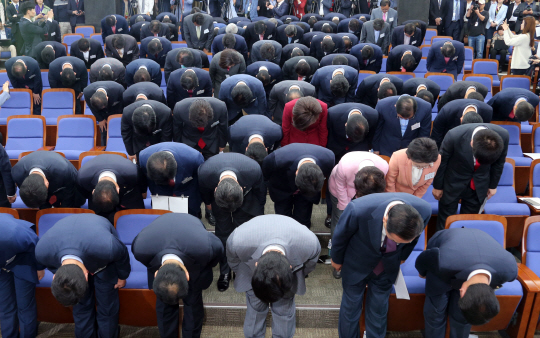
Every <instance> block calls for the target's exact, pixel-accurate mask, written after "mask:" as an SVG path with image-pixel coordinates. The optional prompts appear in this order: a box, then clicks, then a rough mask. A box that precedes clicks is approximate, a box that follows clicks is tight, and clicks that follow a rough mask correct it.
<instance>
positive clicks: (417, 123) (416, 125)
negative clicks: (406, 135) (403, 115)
mask: <svg viewBox="0 0 540 338" xmlns="http://www.w3.org/2000/svg"><path fill="white" fill-rule="evenodd" d="M418 128H420V122H416V123H415V124H413V125H412V126H411V130H415V129H418Z"/></svg>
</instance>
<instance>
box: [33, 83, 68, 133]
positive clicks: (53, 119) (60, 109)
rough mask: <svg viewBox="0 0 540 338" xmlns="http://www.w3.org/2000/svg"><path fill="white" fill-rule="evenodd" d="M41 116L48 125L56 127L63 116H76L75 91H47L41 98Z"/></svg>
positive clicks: (64, 89)
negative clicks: (59, 118)
mask: <svg viewBox="0 0 540 338" xmlns="http://www.w3.org/2000/svg"><path fill="white" fill-rule="evenodd" d="M41 101H42V102H41V116H43V117H45V119H46V121H47V125H48V126H50V125H56V123H57V119H58V117H59V116H62V115H71V114H75V91H74V90H73V89H67V88H58V89H46V90H44V91H43V95H42V98H41Z"/></svg>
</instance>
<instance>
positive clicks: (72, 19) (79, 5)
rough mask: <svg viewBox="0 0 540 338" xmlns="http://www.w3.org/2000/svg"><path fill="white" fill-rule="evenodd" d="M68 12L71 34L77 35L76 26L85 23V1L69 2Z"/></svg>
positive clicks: (75, 0)
mask: <svg viewBox="0 0 540 338" xmlns="http://www.w3.org/2000/svg"><path fill="white" fill-rule="evenodd" d="M67 10H68V13H69V24H70V25H71V32H72V33H75V26H77V24H84V23H85V16H84V0H69V2H68V8H67Z"/></svg>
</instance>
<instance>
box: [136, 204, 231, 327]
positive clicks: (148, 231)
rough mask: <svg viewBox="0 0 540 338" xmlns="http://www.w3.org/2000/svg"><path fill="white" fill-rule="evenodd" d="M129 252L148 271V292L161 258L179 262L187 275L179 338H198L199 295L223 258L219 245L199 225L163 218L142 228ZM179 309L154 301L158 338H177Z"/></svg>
mask: <svg viewBox="0 0 540 338" xmlns="http://www.w3.org/2000/svg"><path fill="white" fill-rule="evenodd" d="M131 251H132V252H133V255H134V256H135V258H136V259H137V260H138V261H140V262H141V263H142V264H144V265H145V266H146V267H147V268H148V288H150V289H151V288H152V285H153V283H154V274H155V273H156V271H158V269H159V268H160V267H161V266H162V264H161V259H162V257H163V255H167V254H172V255H176V256H177V257H178V258H180V259H181V260H182V262H183V264H184V266H185V267H186V270H187V271H188V273H189V281H188V284H189V292H188V294H187V296H186V297H185V298H183V299H182V302H183V305H184V311H183V313H184V319H183V320H182V337H200V333H201V329H202V324H203V319H204V308H203V299H202V291H203V290H205V289H207V288H208V287H209V286H210V284H212V279H213V274H212V268H213V267H214V266H216V265H217V263H218V262H219V259H220V258H221V257H222V256H224V255H225V250H224V249H223V245H222V244H221V241H220V240H219V239H218V238H217V237H216V236H215V235H214V234H212V233H211V232H209V231H207V230H206V229H205V228H204V225H203V224H202V223H201V221H200V220H199V219H197V218H195V217H193V216H191V215H186V214H165V215H162V216H160V217H158V218H157V219H156V220H154V221H153V222H152V223H150V224H149V225H148V226H147V227H145V228H144V229H143V230H142V231H141V232H140V233H139V234H138V235H137V237H135V239H134V240H133V244H132V246H131ZM179 311H180V309H179V307H178V304H176V305H169V304H165V303H163V302H162V301H160V300H159V298H158V299H156V313H157V320H158V327H159V333H160V336H161V337H178V326H179V319H178V316H179Z"/></svg>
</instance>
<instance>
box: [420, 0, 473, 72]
mask: <svg viewBox="0 0 540 338" xmlns="http://www.w3.org/2000/svg"><path fill="white" fill-rule="evenodd" d="M450 2H451V1H450ZM464 63H465V47H463V44H462V43H461V42H459V41H454V40H452V41H437V42H435V43H434V44H432V45H431V47H430V48H429V53H428V56H427V63H426V68H427V70H428V72H435V73H448V74H452V75H454V79H457V76H458V74H461V71H462V70H463V64H464Z"/></svg>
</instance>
